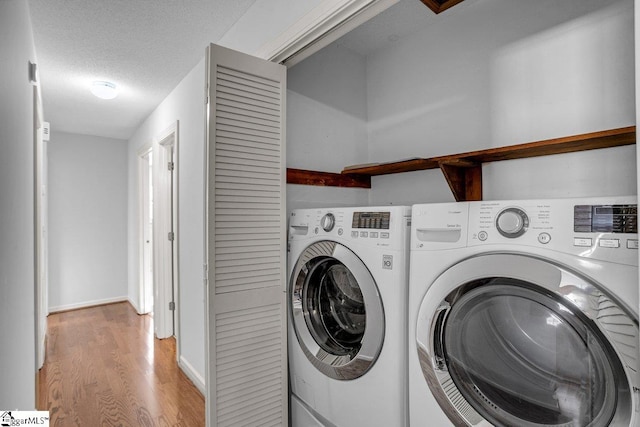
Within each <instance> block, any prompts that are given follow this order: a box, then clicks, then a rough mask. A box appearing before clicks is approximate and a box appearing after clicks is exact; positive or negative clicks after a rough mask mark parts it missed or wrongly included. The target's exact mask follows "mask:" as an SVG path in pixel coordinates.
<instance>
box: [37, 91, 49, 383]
mask: <svg viewBox="0 0 640 427" xmlns="http://www.w3.org/2000/svg"><path fill="white" fill-rule="evenodd" d="M44 126H45V124H44V118H43V111H42V98H41V94H40V87H39V85H38V84H34V85H33V137H34V141H33V143H34V207H35V209H34V228H35V230H34V239H35V242H34V243H35V254H34V256H35V260H34V262H35V317H36V318H35V325H36V331H35V333H36V367H35V368H36V371H38V370H39V369H40V368H42V366H43V365H44V360H45V350H46V336H47V316H48V315H49V303H48V298H49V297H48V275H49V272H48V239H47V234H48V233H47V218H48V212H47V193H48V191H47V148H46V147H47V144H46V142H45V140H44Z"/></svg>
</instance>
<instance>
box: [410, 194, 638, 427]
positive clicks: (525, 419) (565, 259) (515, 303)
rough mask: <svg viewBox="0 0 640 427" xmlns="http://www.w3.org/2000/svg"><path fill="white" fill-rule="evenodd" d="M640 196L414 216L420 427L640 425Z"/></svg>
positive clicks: (431, 210)
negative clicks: (639, 201) (639, 232)
mask: <svg viewBox="0 0 640 427" xmlns="http://www.w3.org/2000/svg"><path fill="white" fill-rule="evenodd" d="M636 203H637V199H636V198H635V197H607V198H604V197H603V198H589V199H565V200H527V201H494V202H489V201H487V202H467V203H445V204H431V205H415V206H413V208H412V228H411V256H410V258H411V273H410V285H409V287H410V289H409V320H408V322H409V327H408V329H409V354H408V356H409V412H410V424H411V426H412V427H418V426H438V427H440V426H447V425H456V426H490V425H495V426H518V427H528V426H531V427H540V426H563V427H565V426H566V427H569V426H576V427H577V426H592V427H600V426H616V427H617V426H636V425H638V424H639V423H640V421H639V415H640V414H639V412H638V411H639V406H638V394H639V389H638V387H639V386H640V384H639V382H638V369H639V368H640V366H639V362H638V357H639V355H638V235H637V204H636Z"/></svg>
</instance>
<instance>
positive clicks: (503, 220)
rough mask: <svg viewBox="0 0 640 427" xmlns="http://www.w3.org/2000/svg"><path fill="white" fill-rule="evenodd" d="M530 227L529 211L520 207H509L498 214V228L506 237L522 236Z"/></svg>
mask: <svg viewBox="0 0 640 427" xmlns="http://www.w3.org/2000/svg"><path fill="white" fill-rule="evenodd" d="M528 227H529V217H528V216H527V213H526V212H525V211H523V210H522V209H518V208H507V209H505V210H503V211H502V212H500V213H499V214H498V217H497V218H496V228H497V229H498V232H499V233H500V234H502V235H503V236H504V237H508V238H511V239H512V238H515V237H520V236H522V235H523V234H524V233H525V231H527V228H528Z"/></svg>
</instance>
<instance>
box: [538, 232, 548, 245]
mask: <svg viewBox="0 0 640 427" xmlns="http://www.w3.org/2000/svg"><path fill="white" fill-rule="evenodd" d="M550 241H551V234H549V233H540V234H538V242H540V243H542V244H543V245H546V244H547V243H549V242H550Z"/></svg>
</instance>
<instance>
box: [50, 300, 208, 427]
mask: <svg viewBox="0 0 640 427" xmlns="http://www.w3.org/2000/svg"><path fill="white" fill-rule="evenodd" d="M48 325H49V326H48V334H47V349H46V360H45V365H44V367H43V368H42V369H41V371H40V373H39V378H38V380H39V381H38V383H39V385H38V392H39V394H38V396H39V397H38V409H41V410H48V411H50V417H51V423H50V424H51V426H81V427H84V426H145V427H147V426H189V427H192V426H193V427H197V426H204V424H205V415H204V412H205V411H204V398H203V397H202V395H201V394H200V392H199V391H198V390H197V389H196V387H195V386H194V385H193V383H191V381H189V379H188V378H187V377H186V376H185V375H184V374H183V373H182V371H181V370H180V369H179V368H178V365H177V363H176V343H175V340H174V339H173V338H170V339H165V340H157V339H155V338H154V335H153V318H152V317H151V316H148V315H145V316H140V315H138V314H136V312H135V310H134V309H133V308H132V307H131V305H130V304H129V303H118V304H110V305H104V306H99V307H92V308H87V309H82V310H75V311H69V312H63V313H56V314H52V315H50V316H49V318H48Z"/></svg>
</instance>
